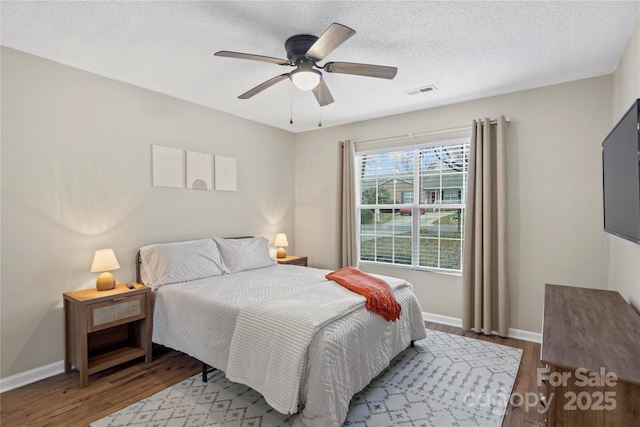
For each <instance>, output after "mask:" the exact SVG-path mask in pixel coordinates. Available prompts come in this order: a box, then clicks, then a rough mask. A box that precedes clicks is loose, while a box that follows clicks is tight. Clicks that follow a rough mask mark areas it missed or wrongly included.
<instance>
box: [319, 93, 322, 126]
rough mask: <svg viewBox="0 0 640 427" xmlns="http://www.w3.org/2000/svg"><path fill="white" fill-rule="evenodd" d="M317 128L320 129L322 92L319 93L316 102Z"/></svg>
mask: <svg viewBox="0 0 640 427" xmlns="http://www.w3.org/2000/svg"><path fill="white" fill-rule="evenodd" d="M318 127H319V128H321V127H322V91H320V95H319V102H318Z"/></svg>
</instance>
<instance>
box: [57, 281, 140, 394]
mask: <svg viewBox="0 0 640 427" xmlns="http://www.w3.org/2000/svg"><path fill="white" fill-rule="evenodd" d="M134 286H135V289H129V288H127V287H126V286H125V284H123V283H120V284H117V285H116V287H115V288H114V289H111V290H108V291H98V290H96V289H84V290H80V291H73V292H65V293H64V294H63V297H64V313H65V316H64V317H65V334H66V352H65V361H64V371H65V372H66V373H70V372H71V366H72V365H73V366H75V368H76V369H77V370H78V372H79V373H80V387H86V386H87V385H88V384H89V375H91V374H93V373H95V372H99V371H102V370H104V369H107V368H110V367H112V366H115V365H119V364H120V363H124V362H127V361H129V360H133V359H136V358H138V357H143V356H144V358H145V359H144V360H145V362H146V363H149V362H151V318H152V317H151V288H149V287H148V286H144V285H139V284H137V283H134Z"/></svg>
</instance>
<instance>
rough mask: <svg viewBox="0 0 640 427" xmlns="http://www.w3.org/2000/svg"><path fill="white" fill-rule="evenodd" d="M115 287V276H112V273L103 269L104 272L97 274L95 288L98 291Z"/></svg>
mask: <svg viewBox="0 0 640 427" xmlns="http://www.w3.org/2000/svg"><path fill="white" fill-rule="evenodd" d="M115 287H116V278H115V277H113V274H111V273H109V272H108V271H105V272H104V273H102V274H100V275H99V276H98V280H96V289H97V290H99V291H108V290H109V289H113V288H115Z"/></svg>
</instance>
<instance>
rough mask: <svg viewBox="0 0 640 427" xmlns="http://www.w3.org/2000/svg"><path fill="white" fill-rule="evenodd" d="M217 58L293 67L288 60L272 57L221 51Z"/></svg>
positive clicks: (217, 53)
mask: <svg viewBox="0 0 640 427" xmlns="http://www.w3.org/2000/svg"><path fill="white" fill-rule="evenodd" d="M214 55H215V56H224V57H225V58H237V59H250V60H252V61H262V62H271V63H272V64H278V65H293V64H291V62H289V61H287V60H286V59H280V58H272V57H271V56H262V55H252V54H250V53H240V52H230V51H228V50H221V51H219V52H216V53H214Z"/></svg>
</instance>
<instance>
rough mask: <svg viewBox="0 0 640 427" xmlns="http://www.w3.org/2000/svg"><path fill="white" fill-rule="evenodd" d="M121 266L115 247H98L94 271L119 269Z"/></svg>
mask: <svg viewBox="0 0 640 427" xmlns="http://www.w3.org/2000/svg"><path fill="white" fill-rule="evenodd" d="M119 268H120V264H118V260H117V259H116V254H114V253H113V249H98V250H97V251H96V253H95V254H94V255H93V262H92V263H91V272H92V273H102V272H103V271H111V270H117V269H119Z"/></svg>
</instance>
